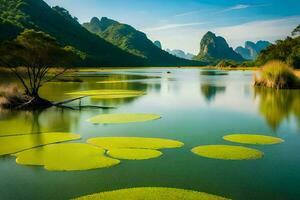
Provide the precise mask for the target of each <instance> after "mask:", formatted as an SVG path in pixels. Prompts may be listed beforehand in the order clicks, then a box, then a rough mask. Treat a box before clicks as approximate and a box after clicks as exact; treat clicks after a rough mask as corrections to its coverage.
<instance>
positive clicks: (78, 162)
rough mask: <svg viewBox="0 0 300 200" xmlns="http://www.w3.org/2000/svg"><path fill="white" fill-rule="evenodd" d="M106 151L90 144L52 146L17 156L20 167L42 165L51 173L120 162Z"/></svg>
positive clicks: (107, 165)
mask: <svg viewBox="0 0 300 200" xmlns="http://www.w3.org/2000/svg"><path fill="white" fill-rule="evenodd" d="M104 153H105V150H104V149H101V148H99V147H95V146H92V145H89V144H79V143H69V144H52V145H47V146H43V147H39V148H35V149H30V150H27V151H23V152H20V153H17V154H15V156H16V157H17V159H16V162H17V163H18V164H20V165H40V166H44V168H45V169H47V170H49V171H75V170H89V169H98V168H106V167H111V166H114V165H117V164H119V163H120V161H119V160H117V159H113V158H109V157H106V156H105V155H104Z"/></svg>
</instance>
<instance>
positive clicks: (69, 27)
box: [0, 0, 145, 66]
mask: <svg viewBox="0 0 300 200" xmlns="http://www.w3.org/2000/svg"><path fill="white" fill-rule="evenodd" d="M0 13H1V14H0V18H1V20H0V27H1V30H2V28H5V29H4V30H5V32H4V33H3V31H1V33H0V35H1V36H0V38H1V40H5V39H13V38H15V37H16V36H17V34H18V33H20V32H21V31H23V30H24V29H26V28H30V29H35V30H40V31H43V32H45V33H48V34H50V35H51V36H53V37H55V38H56V39H57V41H58V42H59V43H60V44H61V45H63V46H66V45H70V46H73V47H75V48H76V49H78V50H80V51H82V52H84V53H86V54H87V58H86V60H85V63H84V64H85V65H87V66H132V65H133V66H136V65H144V64H145V61H144V60H143V59H140V58H139V57H136V56H133V55H131V54H129V53H127V52H124V51H122V50H120V49H119V48H117V47H115V46H113V45H111V44H110V43H109V42H107V41H105V40H103V39H101V38H99V37H97V36H95V35H93V34H91V33H90V32H88V31H87V30H86V29H84V28H83V27H82V26H81V25H80V24H79V23H78V22H77V20H76V18H73V17H72V16H71V15H70V14H69V12H68V11H67V10H65V9H63V8H59V7H55V8H51V7H49V6H48V5H47V4H46V3H45V2H44V1H42V0H0Z"/></svg>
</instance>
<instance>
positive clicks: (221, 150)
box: [192, 145, 264, 160]
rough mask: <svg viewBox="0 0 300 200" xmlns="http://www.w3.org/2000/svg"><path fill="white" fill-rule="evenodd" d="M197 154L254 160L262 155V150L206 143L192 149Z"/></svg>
mask: <svg viewBox="0 0 300 200" xmlns="http://www.w3.org/2000/svg"><path fill="white" fill-rule="evenodd" d="M192 152H193V153H194V154H196V155H198V156H202V157H206V158H213V159H221V160H254V159H259V158H262V157H263V155H264V154H263V152H261V151H258V150H256V149H251V148H247V147H242V146H229V145H207V146H198V147H195V148H193V149H192Z"/></svg>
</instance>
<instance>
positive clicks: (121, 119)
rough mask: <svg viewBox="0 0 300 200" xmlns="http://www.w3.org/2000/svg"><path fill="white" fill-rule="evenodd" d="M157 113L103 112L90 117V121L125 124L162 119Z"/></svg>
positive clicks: (94, 122)
mask: <svg viewBox="0 0 300 200" xmlns="http://www.w3.org/2000/svg"><path fill="white" fill-rule="evenodd" d="M160 118H161V117H160V116H159V115H155V114H103V115H98V116H95V117H92V118H90V119H89V120H88V121H89V122H91V123H93V124H123V123H133V122H146V121H152V120H156V119H160Z"/></svg>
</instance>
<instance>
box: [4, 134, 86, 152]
mask: <svg viewBox="0 0 300 200" xmlns="http://www.w3.org/2000/svg"><path fill="white" fill-rule="evenodd" d="M76 139H80V135H78V134H72V133H59V132H54V133H40V134H29V135H17V136H7V137H0V156H2V155H7V154H13V153H17V152H20V151H23V150H26V149H31V148H34V147H38V146H43V145H47V144H53V143H58V142H64V141H70V140H76Z"/></svg>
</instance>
